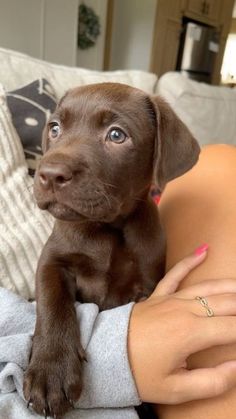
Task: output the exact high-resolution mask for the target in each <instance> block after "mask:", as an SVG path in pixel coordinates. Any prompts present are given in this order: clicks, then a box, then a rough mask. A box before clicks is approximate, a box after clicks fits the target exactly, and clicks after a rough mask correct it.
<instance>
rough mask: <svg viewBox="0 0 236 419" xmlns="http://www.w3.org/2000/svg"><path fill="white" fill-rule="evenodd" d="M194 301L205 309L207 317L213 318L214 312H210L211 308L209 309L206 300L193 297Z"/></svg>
mask: <svg viewBox="0 0 236 419" xmlns="http://www.w3.org/2000/svg"><path fill="white" fill-rule="evenodd" d="M195 300H198V301H200V303H201V305H202V306H203V307H204V308H205V309H206V313H207V316H208V317H213V316H214V311H213V310H212V308H210V307H209V305H208V302H207V299H206V298H204V297H199V296H197V297H195Z"/></svg>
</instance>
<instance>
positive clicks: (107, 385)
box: [0, 288, 140, 419]
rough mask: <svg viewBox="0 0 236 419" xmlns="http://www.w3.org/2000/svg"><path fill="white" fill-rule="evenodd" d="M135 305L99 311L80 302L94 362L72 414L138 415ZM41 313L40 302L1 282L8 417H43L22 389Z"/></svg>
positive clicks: (1, 396) (1, 380)
mask: <svg viewBox="0 0 236 419" xmlns="http://www.w3.org/2000/svg"><path fill="white" fill-rule="evenodd" d="M132 307H133V303H130V304H127V305H124V306H121V307H117V308H115V309H112V310H106V311H103V312H101V313H99V311H98V307H97V306H96V305H95V304H79V303H76V313H77V316H78V319H79V323H80V330H81V341H82V345H83V347H84V348H85V351H86V356H87V359H88V362H87V363H84V368H83V382H84V387H83V391H82V394H81V397H80V399H79V401H78V404H77V405H76V407H77V408H79V409H80V410H79V413H78V410H76V411H73V412H71V413H69V414H68V416H66V417H68V419H69V418H70V419H72V418H75V417H79V418H83V417H84V418H89V419H91V418H93V417H94V418H96V419H97V418H104V419H105V418H109V419H110V418H112V419H113V418H114V419H115V418H116V417H117V418H119V419H121V418H124V419H128V418H130V419H131V418H132V419H133V418H137V414H136V412H135V410H134V408H131V407H132V406H135V405H138V404H140V399H139V396H138V393H137V390H136V386H135V383H134V379H133V376H132V373H131V370H130V366H129V361H128V355H127V330H128V323H129V316H130V313H131V310H132ZM35 317H36V313H35V303H30V302H28V301H26V300H24V299H23V298H21V297H19V296H18V295H16V294H14V293H12V292H10V291H8V290H6V289H4V288H0V417H1V418H4V419H8V418H9V419H19V417H20V418H21V419H26V418H31V417H32V418H33V417H37V415H36V416H33V415H34V414H33V413H30V412H29V411H28V410H27V408H26V403H25V401H24V402H23V391H22V386H23V374H24V370H25V369H26V367H27V365H28V359H29V354H30V350H31V338H32V335H33V331H34V325H35ZM13 401H14V403H16V405H17V406H18V408H19V409H20V410H18V416H17V415H16V414H15V413H14V409H13V407H12V403H13ZM82 409H84V410H82ZM86 409H89V412H87V411H86ZM91 409H92V410H91ZM94 409H96V410H94ZM19 411H20V412H21V413H20V414H19ZM12 412H13V413H12ZM75 412H77V416H75ZM108 412H109V413H108ZM118 412H119V413H118ZM29 415H30V416H29ZM109 415H110V416H109Z"/></svg>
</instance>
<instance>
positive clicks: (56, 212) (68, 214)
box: [39, 202, 84, 221]
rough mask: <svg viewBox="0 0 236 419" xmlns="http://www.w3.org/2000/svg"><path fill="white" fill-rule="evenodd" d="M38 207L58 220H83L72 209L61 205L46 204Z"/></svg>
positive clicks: (56, 203)
mask: <svg viewBox="0 0 236 419" xmlns="http://www.w3.org/2000/svg"><path fill="white" fill-rule="evenodd" d="M39 207H40V208H41V209H44V210H47V211H48V212H50V214H52V215H53V217H55V218H57V219H58V220H64V221H79V220H82V219H84V217H83V216H82V215H81V214H78V213H77V212H76V211H74V210H73V209H71V208H69V207H67V206H65V205H63V204H59V203H58V202H53V203H48V204H45V205H43V206H42V205H41V206H40V205H39Z"/></svg>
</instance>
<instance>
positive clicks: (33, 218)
mask: <svg viewBox="0 0 236 419" xmlns="http://www.w3.org/2000/svg"><path fill="white" fill-rule="evenodd" d="M52 226H53V219H52V218H51V216H50V215H49V214H47V213H44V212H42V211H40V210H39V208H38V207H37V206H36V204H35V201H34V199H33V179H32V178H31V177H30V176H29V175H28V169H27V166H26V162H25V158H24V153H23V149H22V146H21V142H20V139H19V137H18V135H17V133H16V131H15V129H14V127H13V125H12V121H11V117H10V113H9V110H8V108H7V104H6V98H5V93H4V90H3V87H2V86H1V85H0V286H2V287H5V288H7V289H9V290H12V291H15V292H16V293H18V294H20V295H22V296H23V297H25V298H34V290H35V271H36V265H37V261H38V258H39V255H40V253H41V249H42V247H43V245H44V243H45V241H46V240H47V238H48V236H49V234H50V232H51V230H52Z"/></svg>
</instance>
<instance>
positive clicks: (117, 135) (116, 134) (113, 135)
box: [107, 128, 127, 144]
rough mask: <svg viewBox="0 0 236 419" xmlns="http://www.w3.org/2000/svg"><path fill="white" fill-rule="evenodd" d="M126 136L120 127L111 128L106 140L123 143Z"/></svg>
mask: <svg viewBox="0 0 236 419" xmlns="http://www.w3.org/2000/svg"><path fill="white" fill-rule="evenodd" d="M126 138H127V135H126V134H125V133H124V131H122V129H120V128H112V129H111V130H110V131H109V132H108V134H107V140H110V141H112V142H113V143H118V144H120V143H123V142H124V141H125V140H126Z"/></svg>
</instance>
